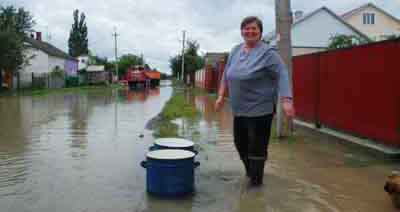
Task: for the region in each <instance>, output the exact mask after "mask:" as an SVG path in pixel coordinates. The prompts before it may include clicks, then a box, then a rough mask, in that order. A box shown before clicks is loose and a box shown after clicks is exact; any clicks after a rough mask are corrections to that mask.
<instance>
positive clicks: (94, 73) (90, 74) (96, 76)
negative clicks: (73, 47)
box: [86, 65, 108, 84]
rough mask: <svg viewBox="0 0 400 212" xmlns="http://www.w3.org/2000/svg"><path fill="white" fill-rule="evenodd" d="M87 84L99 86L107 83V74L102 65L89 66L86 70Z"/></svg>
mask: <svg viewBox="0 0 400 212" xmlns="http://www.w3.org/2000/svg"><path fill="white" fill-rule="evenodd" d="M86 73H87V82H88V83H89V84H99V83H106V82H107V79H108V78H107V72H106V71H105V69H104V66H103V65H89V66H87V68H86Z"/></svg>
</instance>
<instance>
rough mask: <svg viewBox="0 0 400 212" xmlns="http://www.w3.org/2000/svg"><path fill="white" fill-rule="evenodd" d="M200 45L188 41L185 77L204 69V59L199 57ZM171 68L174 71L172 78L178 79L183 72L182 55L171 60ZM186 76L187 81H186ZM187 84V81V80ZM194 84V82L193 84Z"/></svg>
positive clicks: (193, 41)
mask: <svg viewBox="0 0 400 212" xmlns="http://www.w3.org/2000/svg"><path fill="white" fill-rule="evenodd" d="M199 48H200V45H199V44H198V42H197V41H195V40H188V41H187V48H186V49H185V54H184V57H185V75H186V76H187V75H188V74H194V73H195V72H196V70H199V69H201V68H202V67H204V58H203V57H201V56H199V55H198V53H197V52H198V51H199ZM169 63H170V65H169V67H170V68H171V70H172V76H173V77H177V76H178V75H181V72H182V55H181V54H178V55H176V56H174V57H171V58H170V59H169ZM186 76H185V79H186ZM185 82H186V80H185ZM192 83H194V82H192Z"/></svg>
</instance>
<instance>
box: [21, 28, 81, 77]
mask: <svg viewBox="0 0 400 212" xmlns="http://www.w3.org/2000/svg"><path fill="white" fill-rule="evenodd" d="M25 44H26V45H27V46H28V49H27V50H26V52H25V54H26V55H27V56H28V57H32V59H31V60H30V61H29V65H27V66H26V67H24V68H23V69H22V72H25V73H38V74H40V73H49V72H51V71H52V70H54V69H55V68H56V67H58V68H60V69H63V70H64V71H65V73H66V74H67V75H70V76H71V75H72V76H75V75H76V74H77V70H78V61H77V60H76V59H75V58H73V57H71V56H69V55H68V54H67V53H65V52H63V51H62V50H60V49H58V48H57V47H55V46H53V45H51V44H49V43H47V42H44V41H42V36H41V33H40V32H36V39H34V38H33V37H30V38H27V39H26V40H25Z"/></svg>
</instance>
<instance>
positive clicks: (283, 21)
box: [275, 0, 293, 137]
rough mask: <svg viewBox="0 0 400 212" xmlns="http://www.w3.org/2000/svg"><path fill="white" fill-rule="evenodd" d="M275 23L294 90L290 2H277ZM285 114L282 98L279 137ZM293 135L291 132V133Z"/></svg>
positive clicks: (279, 110)
mask: <svg viewBox="0 0 400 212" xmlns="http://www.w3.org/2000/svg"><path fill="white" fill-rule="evenodd" d="M275 16H276V17H275V21H276V38H277V41H278V43H277V45H278V50H279V54H280V55H281V57H282V59H283V61H284V62H285V64H286V65H287V68H288V71H289V73H288V74H289V87H290V89H292V40H291V28H292V21H293V17H292V12H291V8H290V0H275ZM283 119H284V116H283V113H282V105H281V101H280V96H279V99H278V105H277V124H276V126H277V127H276V134H277V136H278V137H282V136H283ZM288 126H289V128H290V131H292V129H293V127H292V126H293V120H288ZM290 133H291V132H290Z"/></svg>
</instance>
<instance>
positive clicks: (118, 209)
mask: <svg viewBox="0 0 400 212" xmlns="http://www.w3.org/2000/svg"><path fill="white" fill-rule="evenodd" d="M179 92H181V93H183V95H184V96H185V99H186V101H187V102H188V103H190V104H192V105H193V107H196V108H197V109H198V111H200V114H201V116H200V118H199V119H198V120H197V119H196V120H186V119H178V120H175V123H176V124H178V126H179V130H178V131H179V134H180V136H182V137H185V138H188V139H191V140H193V141H194V142H195V143H196V149H198V150H199V155H197V156H196V159H197V160H198V161H200V162H201V165H200V167H199V168H197V169H196V189H197V190H196V193H195V194H194V195H193V196H190V197H187V198H184V199H179V200H165V199H159V198H156V197H153V196H150V195H148V194H147V193H146V184H145V183H146V180H145V170H144V169H143V168H142V167H141V166H140V165H139V164H140V162H141V161H142V160H144V159H145V154H146V152H147V149H148V147H149V146H151V145H152V142H153V141H154V137H153V132H152V131H151V130H147V129H145V126H146V123H147V122H148V121H149V120H151V119H152V118H153V117H155V116H156V115H157V114H158V113H159V112H160V111H161V110H162V108H163V106H164V104H165V103H166V102H167V101H168V100H169V99H170V97H171V95H172V94H173V89H172V88H171V87H170V86H168V85H162V86H161V87H160V88H157V89H152V90H147V91H128V90H117V89H114V90H112V89H93V90H88V91H85V92H68V93H52V94H49V95H45V96H13V97H0V117H1V118H0V208H1V210H0V211H2V212H3V211H5V212H24V211H32V212H53V211H57V212H59V211H60V212H71V211H74V212H91V211H96V212H97V211H113V212H122V211H124V212H125V211H132V212H133V211H143V212H144V211H174V212H180V211H182V212H183V211H185V212H186V211H193V212H200V211H215V212H217V211H218V212H221V211H243V212H244V211H252V212H258V211H293V212H299V211H304V212H313V211H360V212H361V211H362V212H376V211H385V212H390V211H396V210H395V209H394V208H393V206H392V204H391V202H390V199H389V197H388V195H387V194H386V193H385V192H384V190H383V185H384V182H385V178H386V176H387V175H388V174H390V172H391V171H392V170H394V169H396V168H397V166H396V164H395V163H390V162H385V161H383V160H381V159H378V158H374V157H372V155H371V154H370V153H365V152H362V151H359V150H358V148H356V147H350V146H348V145H343V144H342V143H340V142H338V141H337V140H336V139H333V138H329V137H327V136H321V135H317V134H312V133H310V132H309V131H307V130H302V129H299V130H298V131H297V132H296V138H295V139H293V140H285V141H277V140H275V139H273V140H271V145H270V154H269V161H268V163H267V166H266V169H265V184H264V185H263V186H262V187H261V188H252V187H250V186H248V182H247V179H246V177H245V174H244V170H243V167H242V164H241V162H240V160H239V157H238V155H237V153H236V151H235V149H234V145H233V140H232V116H231V114H230V110H229V108H228V106H227V105H226V106H225V109H224V110H223V111H222V112H220V113H215V112H214V111H213V102H214V98H213V97H212V96H210V95H205V94H193V93H189V92H185V91H182V90H181V91H179ZM141 135H143V136H141Z"/></svg>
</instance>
